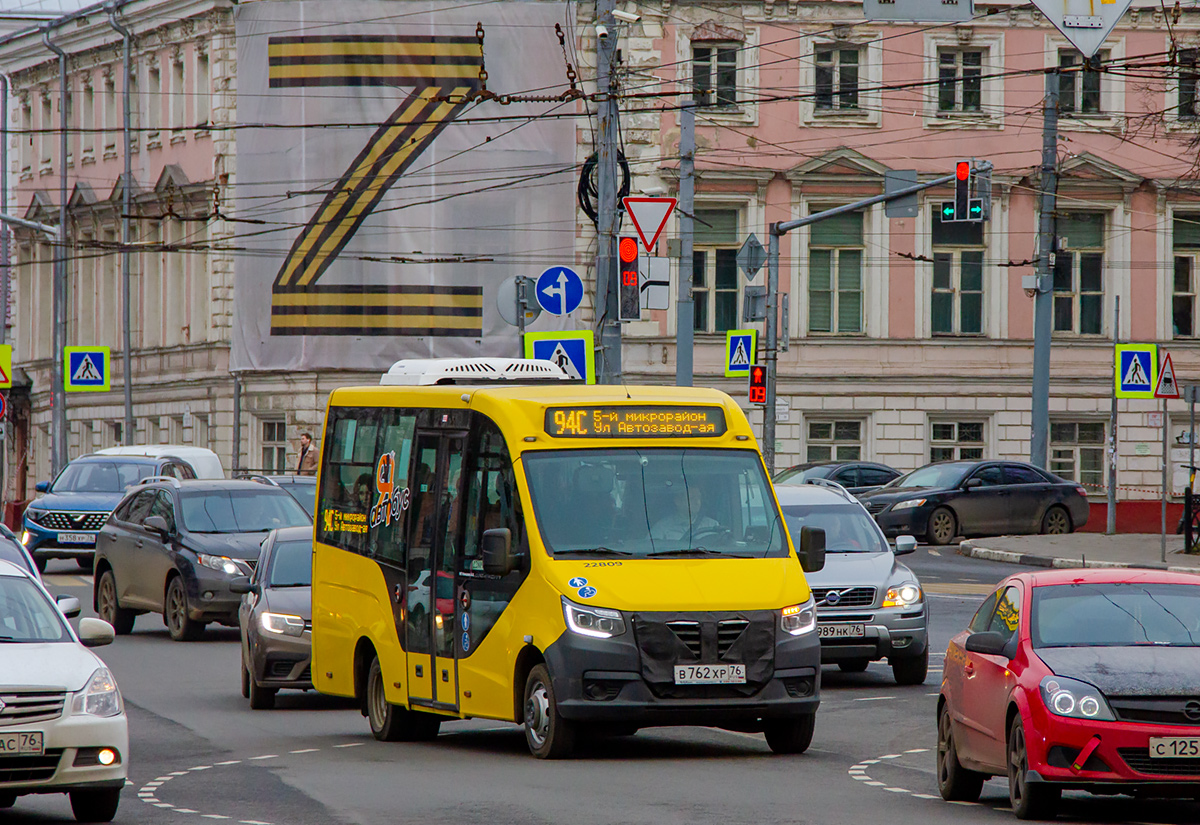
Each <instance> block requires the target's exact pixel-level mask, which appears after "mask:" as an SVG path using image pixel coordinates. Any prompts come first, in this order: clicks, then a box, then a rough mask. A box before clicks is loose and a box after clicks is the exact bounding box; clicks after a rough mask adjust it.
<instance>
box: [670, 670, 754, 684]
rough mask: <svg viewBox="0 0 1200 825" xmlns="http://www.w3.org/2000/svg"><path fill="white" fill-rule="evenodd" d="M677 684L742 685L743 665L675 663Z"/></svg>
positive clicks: (744, 677) (744, 671)
mask: <svg viewBox="0 0 1200 825" xmlns="http://www.w3.org/2000/svg"><path fill="white" fill-rule="evenodd" d="M675 684H677V685H744V684H746V666H745V665H675Z"/></svg>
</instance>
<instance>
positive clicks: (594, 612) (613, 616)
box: [562, 596, 625, 639]
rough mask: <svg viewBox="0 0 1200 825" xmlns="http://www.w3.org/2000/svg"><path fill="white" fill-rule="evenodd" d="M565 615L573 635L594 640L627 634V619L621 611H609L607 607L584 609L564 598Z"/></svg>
mask: <svg viewBox="0 0 1200 825" xmlns="http://www.w3.org/2000/svg"><path fill="white" fill-rule="evenodd" d="M562 603H563V614H564V615H565V616H566V617H567V627H569V628H570V629H571V632H572V633H578V634H579V635H580V636H591V637H592V638H594V639H611V638H612V637H613V636H620V635H621V634H622V633H624V632H625V619H624V618H623V617H622V616H621V611H619V610H609V609H608V608H605V607H583V606H582V605H578V604H575V602H572V601H568V600H567V599H566V597H565V596H564V597H563V600H562Z"/></svg>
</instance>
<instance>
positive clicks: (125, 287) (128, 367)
mask: <svg viewBox="0 0 1200 825" xmlns="http://www.w3.org/2000/svg"><path fill="white" fill-rule="evenodd" d="M108 25H110V26H112V28H113V29H114V30H115V31H116V32H117V34H119V35H121V39H122V40H123V41H124V47H123V49H122V54H121V64H122V70H123V79H122V80H121V98H122V101H121V108H122V109H123V112H122V114H123V118H124V123H123V125H122V128H121V137H122V142H123V143H124V144H125V150H124V151H125V182H124V184H123V185H122V187H121V371H122V373H123V375H122V379H123V381H122V383H123V384H124V390H125V426H124V427H123V428H122V432H121V436H122V438H121V440H122V441H124V442H125V444H126V445H130V444H133V440H134V424H133V364H132V361H133V353H132V349H133V334H132V332H131V331H130V327H131V318H130V315H131V310H130V305H131V298H130V295H129V288H130V278H129V254H130V252H129V242H130V237H129V220H130V215H131V213H132V212H133V157H132V155H131V154H130V151H129V150H130V148H131V146H132V119H133V118H132V113H131V111H130V107H131V105H132V104H131V102H130V100H129V87H130V85H131V83H130V80H131V78H132V77H133V73H132V65H131V64H132V54H131V52H132V49H133V34H132V33H131V32H130V31H129V29H127V28H125V27H124V26H123V25H121V23H120V21H118V20H117V6H116V5H113V6H110V7H109V9H108Z"/></svg>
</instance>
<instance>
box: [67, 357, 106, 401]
mask: <svg viewBox="0 0 1200 825" xmlns="http://www.w3.org/2000/svg"><path fill="white" fill-rule="evenodd" d="M63 354H64V355H65V356H66V357H65V358H64V359H63V361H64V363H63V388H64V389H65V390H66V391H67V392H108V390H109V388H110V385H109V379H110V378H111V376H110V374H109V365H110V361H109V358H108V347H64V348H63Z"/></svg>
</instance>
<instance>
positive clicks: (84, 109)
mask: <svg viewBox="0 0 1200 825" xmlns="http://www.w3.org/2000/svg"><path fill="white" fill-rule="evenodd" d="M82 98H83V99H82V101H81V105H80V107H79V159H80V162H83V161H85V160H93V157H92V154H93V153H94V152H95V146H96V143H95V141H96V135H95V132H93V127H94V124H95V115H96V93H95V91H94V90H93V89H92V80H91V78H90V77H88V78H85V79H84V82H83V95H82Z"/></svg>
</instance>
